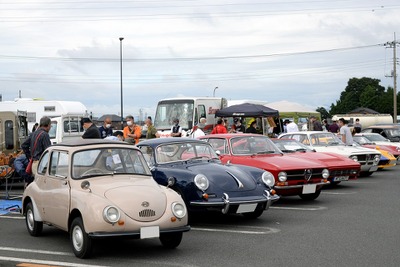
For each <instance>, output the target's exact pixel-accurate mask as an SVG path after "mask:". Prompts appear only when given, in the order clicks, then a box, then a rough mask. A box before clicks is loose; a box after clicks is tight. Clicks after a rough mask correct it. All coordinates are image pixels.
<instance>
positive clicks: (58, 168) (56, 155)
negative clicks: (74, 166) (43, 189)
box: [49, 151, 68, 177]
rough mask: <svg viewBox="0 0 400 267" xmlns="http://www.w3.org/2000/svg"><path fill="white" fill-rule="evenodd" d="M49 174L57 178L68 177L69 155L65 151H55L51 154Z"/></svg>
mask: <svg viewBox="0 0 400 267" xmlns="http://www.w3.org/2000/svg"><path fill="white" fill-rule="evenodd" d="M49 174H50V175H51V176H56V177H67V176H68V153H67V152H65V151H53V152H52V153H51V160H50V170H49Z"/></svg>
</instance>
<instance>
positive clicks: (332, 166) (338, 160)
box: [271, 138, 361, 184]
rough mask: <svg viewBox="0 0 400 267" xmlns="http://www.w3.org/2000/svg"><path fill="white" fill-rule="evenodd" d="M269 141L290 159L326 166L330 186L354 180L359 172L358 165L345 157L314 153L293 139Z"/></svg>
mask: <svg viewBox="0 0 400 267" xmlns="http://www.w3.org/2000/svg"><path fill="white" fill-rule="evenodd" d="M271 140H272V142H274V144H275V145H276V146H277V147H278V148H279V149H280V150H281V151H282V152H283V153H287V154H288V155H290V156H292V157H296V158H302V159H307V160H313V161H315V160H318V161H320V162H322V163H324V164H326V166H327V168H328V170H329V173H330V176H329V178H328V180H329V182H331V184H338V183H340V182H341V181H347V180H349V179H356V178H357V176H358V174H359V172H360V168H361V165H360V163H358V162H356V161H354V160H352V159H350V158H348V157H346V156H342V155H339V154H336V153H329V152H316V151H314V150H312V149H310V148H309V147H308V146H306V145H303V144H302V143H300V142H298V141H296V140H294V139H284V138H283V139H271Z"/></svg>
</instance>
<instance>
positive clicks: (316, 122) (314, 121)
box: [310, 116, 322, 131]
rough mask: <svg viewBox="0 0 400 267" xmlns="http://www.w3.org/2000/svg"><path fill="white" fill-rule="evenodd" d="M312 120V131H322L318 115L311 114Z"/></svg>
mask: <svg viewBox="0 0 400 267" xmlns="http://www.w3.org/2000/svg"><path fill="white" fill-rule="evenodd" d="M310 122H311V127H312V128H311V131H322V124H321V122H320V121H319V120H317V117H315V116H311V117H310Z"/></svg>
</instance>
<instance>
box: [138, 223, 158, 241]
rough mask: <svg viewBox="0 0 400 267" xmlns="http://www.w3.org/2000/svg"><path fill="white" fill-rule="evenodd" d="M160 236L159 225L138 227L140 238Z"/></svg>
mask: <svg viewBox="0 0 400 267" xmlns="http://www.w3.org/2000/svg"><path fill="white" fill-rule="evenodd" d="M154 237H160V227H159V226H149V227H142V228H140V239H145V238H154Z"/></svg>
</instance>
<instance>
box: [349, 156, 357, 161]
mask: <svg viewBox="0 0 400 267" xmlns="http://www.w3.org/2000/svg"><path fill="white" fill-rule="evenodd" d="M350 158H351V159H352V160H354V161H358V157H357V156H356V155H354V156H351V157H350Z"/></svg>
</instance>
